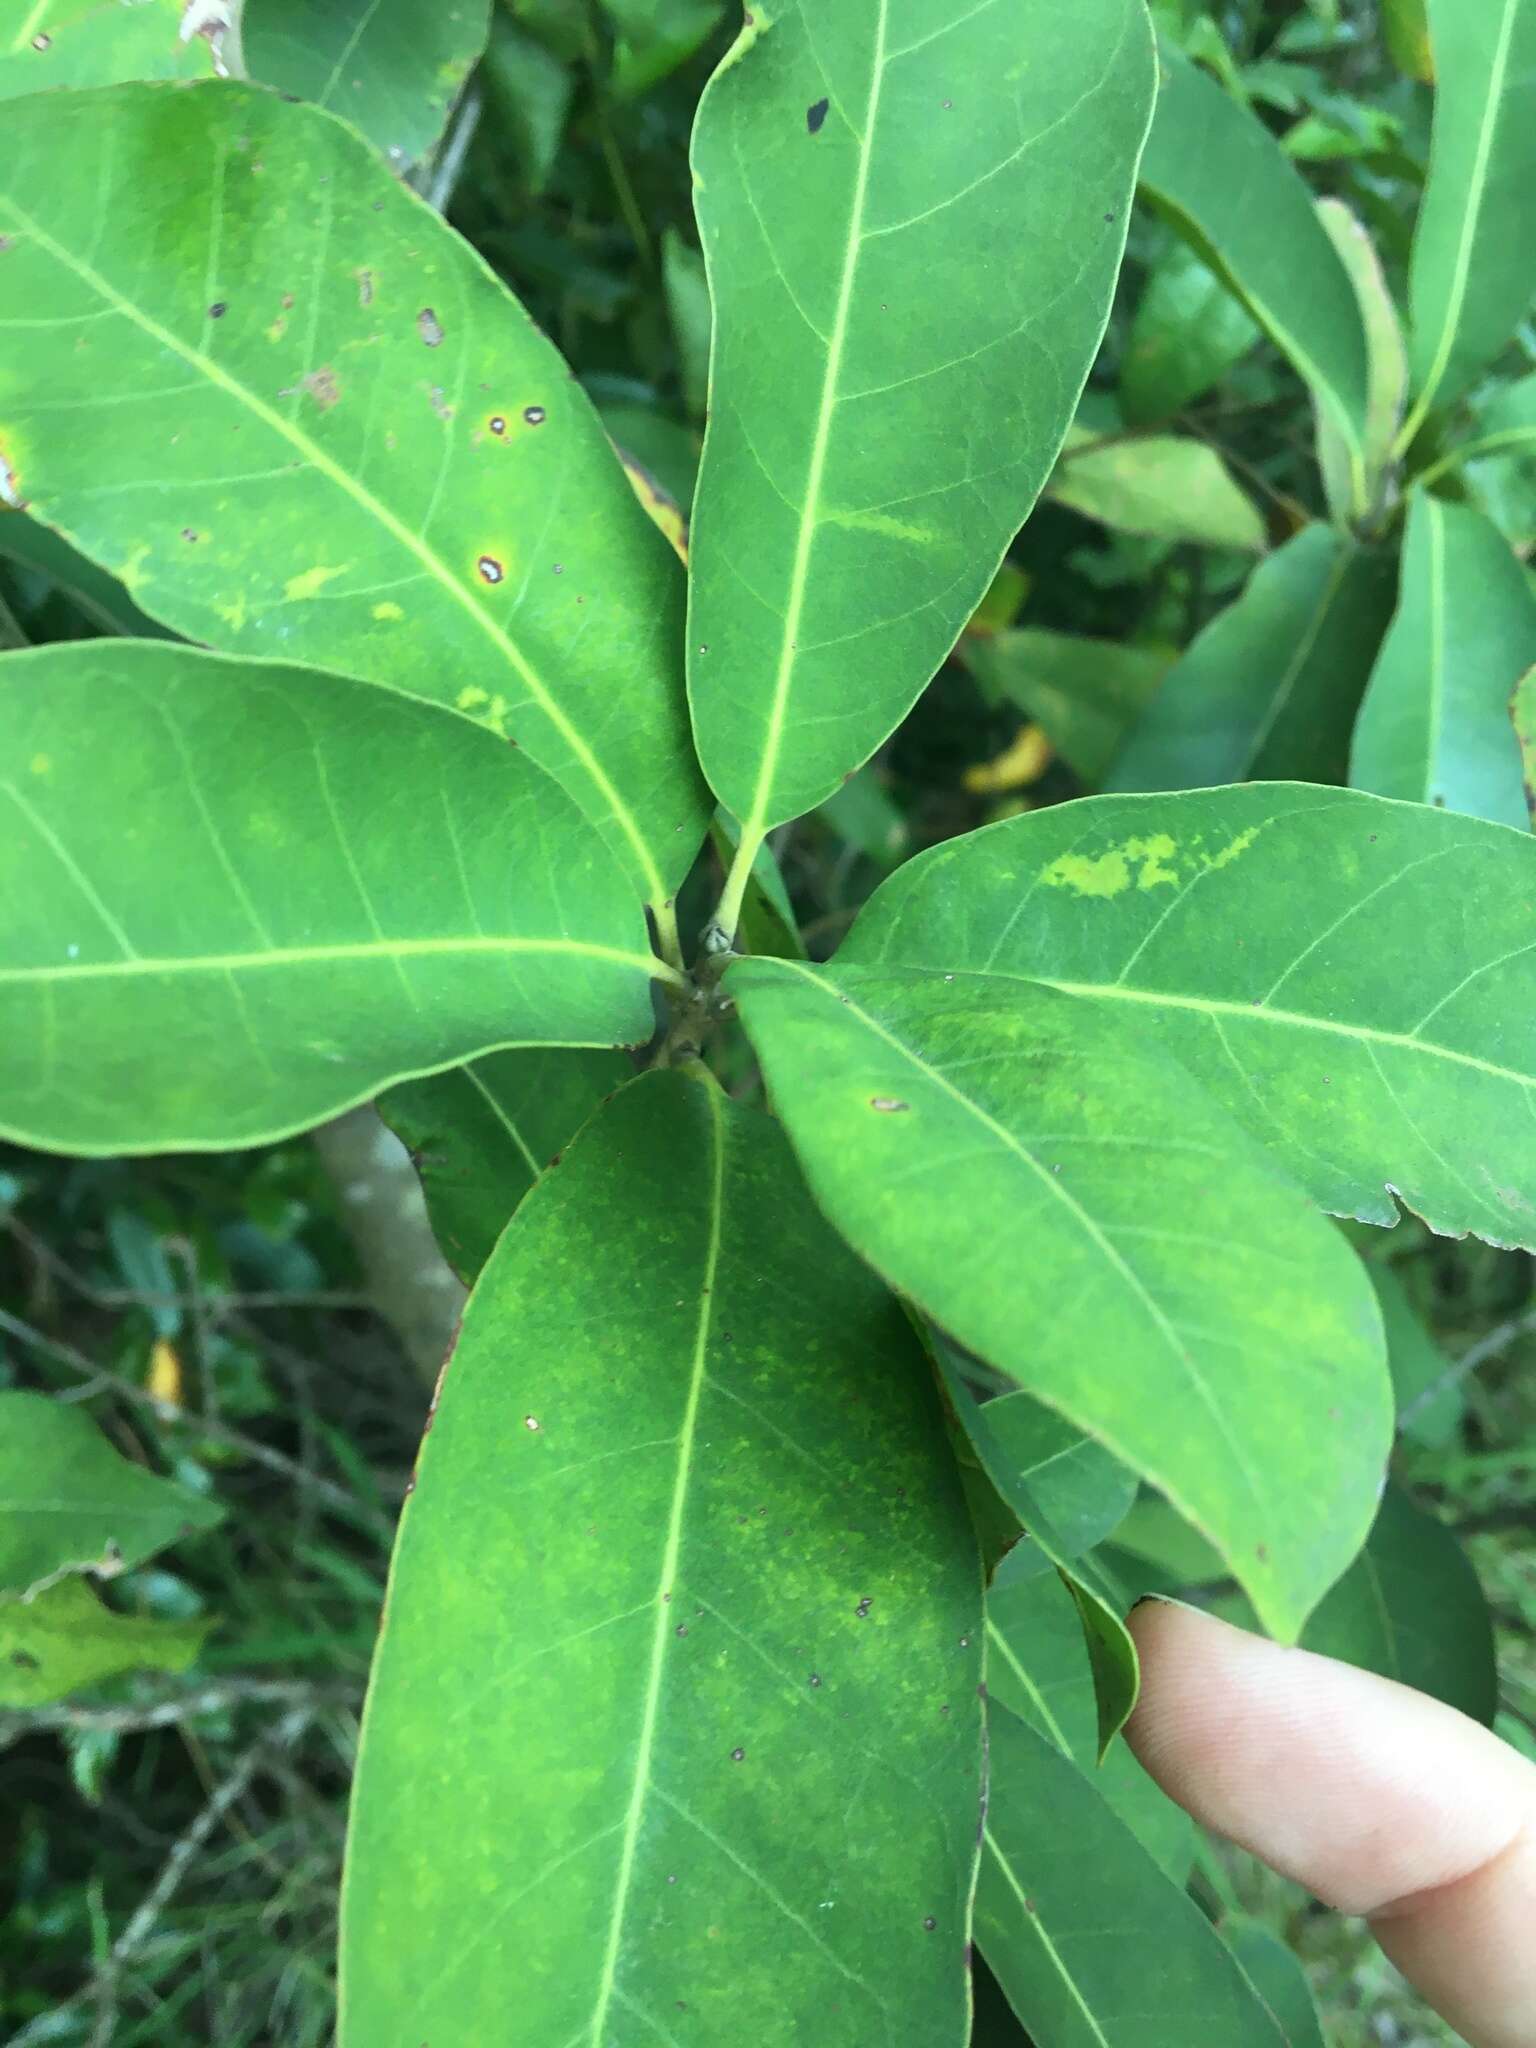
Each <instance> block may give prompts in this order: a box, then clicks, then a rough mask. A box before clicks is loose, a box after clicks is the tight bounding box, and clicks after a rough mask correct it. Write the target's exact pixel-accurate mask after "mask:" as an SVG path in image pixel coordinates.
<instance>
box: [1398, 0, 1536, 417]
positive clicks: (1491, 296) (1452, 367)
mask: <svg viewBox="0 0 1536 2048" xmlns="http://www.w3.org/2000/svg"><path fill="white" fill-rule="evenodd" d="M1429 32H1430V41H1431V44H1432V47H1433V50H1434V64H1435V126H1434V140H1433V146H1432V148H1431V150H1430V159H1429V178H1428V182H1427V183H1426V185H1425V188H1424V199H1423V203H1422V205H1421V206H1420V208H1419V218H1418V224H1417V227H1416V228H1415V230H1414V237H1413V262H1412V267H1411V269H1410V272H1409V278H1408V304H1409V312H1410V316H1411V331H1410V336H1409V359H1410V362H1411V364H1412V368H1413V387H1414V392H1415V403H1414V411H1413V414H1412V417H1411V419H1410V421H1409V428H1408V431H1409V432H1410V433H1411V432H1412V430H1413V429H1414V428H1415V427H1416V426H1417V425H1418V424H1419V423H1420V422H1421V421H1422V420H1423V419H1424V417H1425V416H1426V414H1428V413H1429V412H1430V411H1431V410H1432V409H1433V408H1434V407H1436V406H1444V405H1448V404H1449V403H1450V402H1451V401H1452V400H1453V399H1456V398H1459V397H1460V396H1461V395H1462V393H1463V392H1464V391H1465V390H1466V388H1467V386H1468V385H1469V384H1470V383H1471V382H1472V379H1473V378H1474V377H1475V376H1476V375H1477V373H1478V372H1479V371H1480V370H1483V369H1486V367H1487V366H1488V364H1489V363H1490V362H1492V360H1493V358H1494V357H1495V356H1496V355H1497V354H1498V352H1499V350H1500V349H1501V348H1502V347H1503V346H1504V344H1505V342H1507V341H1508V340H1509V338H1510V336H1511V335H1512V334H1513V333H1514V331H1515V328H1516V326H1517V325H1518V323H1519V321H1520V319H1521V317H1522V315H1523V314H1524V313H1525V312H1526V311H1527V309H1528V308H1529V306H1530V302H1531V294H1532V292H1533V291H1536V256H1533V254H1532V251H1531V244H1530V236H1529V234H1528V232H1527V229H1528V225H1529V223H1528V218H1527V209H1528V205H1529V199H1530V193H1531V188H1532V186H1533V185H1536V0H1483V4H1482V5H1479V6H1475V7H1469V6H1467V5H1465V0H1429Z"/></svg>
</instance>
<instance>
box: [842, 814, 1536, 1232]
mask: <svg viewBox="0 0 1536 2048" xmlns="http://www.w3.org/2000/svg"><path fill="white" fill-rule="evenodd" d="M1471 904H1475V905H1476V906H1477V909H1476V915H1475V916H1471V915H1464V914H1463V910H1464V906H1467V905H1471ZM1367 935H1368V942H1367ZM838 957H839V961H840V962H842V961H849V962H856V963H858V964H859V965H861V966H870V967H872V966H876V965H885V966H891V967H894V966H913V967H939V968H946V967H954V968H966V969H970V970H972V971H976V972H985V973H988V974H1016V975H1021V976H1024V977H1026V978H1028V979H1030V980H1035V981H1044V982H1049V983H1051V984H1053V985H1054V986H1056V987H1058V988H1062V989H1065V990H1066V991H1067V992H1068V993H1070V994H1073V995H1077V996H1079V997H1086V998H1087V999H1088V1000H1090V1001H1092V1002H1094V1003H1095V1004H1097V1005H1098V1006H1099V1007H1101V1008H1102V1009H1103V1010H1105V1011H1106V1012H1108V1013H1110V1014H1114V1015H1118V1016H1119V1017H1121V1018H1122V1019H1123V1021H1124V1022H1125V1024H1126V1025H1127V1026H1128V1027H1133V1028H1135V1029H1136V1030H1138V1031H1140V1032H1142V1033H1144V1034H1147V1035H1149V1036H1150V1037H1151V1038H1152V1039H1153V1040H1155V1042H1156V1043H1157V1044H1159V1045H1160V1046H1162V1047H1163V1048H1164V1049H1166V1050H1167V1051H1168V1052H1170V1053H1172V1054H1174V1055H1175V1057H1177V1058H1178V1059H1179V1060H1180V1061H1181V1063H1182V1064H1183V1065H1184V1066H1185V1067H1187V1068H1188V1069H1189V1071H1190V1072H1191V1073H1194V1074H1197V1075H1199V1077H1200V1079H1201V1081H1202V1082H1203V1084H1204V1085H1205V1087H1206V1089H1207V1090H1208V1091H1209V1092H1210V1093H1211V1094H1213V1095H1215V1096H1216V1097H1218V1099H1219V1100H1221V1101H1222V1102H1224V1103H1225V1104H1226V1106H1227V1107H1228V1108H1229V1109H1230V1110H1231V1111H1232V1112H1233V1114H1234V1115H1235V1116H1237V1117H1238V1118H1239V1119H1240V1120H1241V1121H1242V1122H1244V1123H1246V1124H1247V1126H1248V1127H1249V1129H1250V1130H1251V1131H1252V1132H1253V1134H1254V1135H1255V1136H1256V1137H1257V1138H1258V1139H1259V1141H1260V1142H1261V1143H1262V1144H1263V1145H1264V1146H1265V1147H1266V1149H1268V1150H1269V1151H1270V1152H1272V1153H1273V1154H1274V1155H1275V1157H1276V1158H1277V1159H1278V1160H1279V1162H1280V1163H1281V1165H1283V1166H1284V1167H1285V1169H1286V1170H1287V1171H1288V1172H1289V1173H1290V1174H1291V1175H1292V1176H1293V1177H1294V1178H1295V1179H1297V1180H1298V1181H1300V1182H1301V1184H1302V1186H1303V1187H1305V1188H1306V1190H1307V1192H1308V1193H1309V1194H1310V1195H1311V1196H1312V1198H1313V1200H1314V1201H1317V1202H1319V1203H1321V1204H1322V1206H1323V1207H1324V1208H1326V1209H1330V1210H1332V1211H1333V1212H1334V1213H1335V1214H1337V1215H1343V1216H1358V1217H1359V1218H1360V1219H1361V1221H1362V1222H1369V1223H1387V1224H1390V1223H1394V1222H1396V1221H1397V1218H1398V1208H1397V1203H1396V1202H1395V1201H1394V1200H1393V1195H1394V1193H1395V1194H1396V1195H1397V1196H1399V1197H1400V1198H1401V1200H1402V1201H1403V1203H1404V1204H1406V1206H1407V1207H1408V1208H1410V1209H1412V1210H1414V1211H1415V1212H1416V1213H1417V1214H1418V1215H1420V1216H1422V1217H1423V1218H1424V1220H1425V1221H1426V1222H1427V1223H1428V1224H1429V1226H1430V1228H1431V1229H1432V1230H1437V1231H1441V1232H1443V1233H1445V1234H1448V1235H1451V1236H1459V1235H1462V1234H1463V1233H1465V1232H1467V1231H1475V1232H1476V1233H1477V1234H1478V1235H1479V1236H1480V1237H1487V1238H1489V1239H1490V1240H1491V1241H1492V1242H1494V1243H1498V1244H1522V1245H1525V1246H1526V1247H1527V1248H1528V1249H1536V1151H1533V1148H1532V1144H1531V1136H1530V1134H1531V1132H1532V1131H1533V1130H1536V1115H1533V1113H1536V841H1533V840H1532V838H1531V837H1530V835H1529V834H1520V833H1516V832H1511V831H1510V830H1509V829H1508V828H1507V827H1505V826H1502V825H1488V824H1484V823H1483V822H1482V821H1481V820H1479V819H1475V818H1459V817H1455V816H1452V815H1450V814H1449V813H1446V812H1443V811H1433V810H1427V809H1424V808H1422V807H1421V806H1419V805H1414V804H1396V803H1388V802H1385V801H1383V800H1382V799H1381V798H1379V797H1369V796H1361V795H1358V794H1355V793H1354V792H1352V791H1348V790H1325V789H1305V788H1299V787H1296V786H1293V785H1288V784H1286V785H1274V784H1271V785H1267V786H1266V785H1257V786H1255V787H1252V788H1248V789H1221V790H1203V791H1197V792H1193V793H1190V794H1187V795H1184V796H1178V797H1166V796H1165V797H1090V798H1088V799H1086V800H1085V801H1084V802H1082V803H1075V804H1059V805H1057V806H1055V807H1054V808H1053V809H1051V810H1048V811H1037V812H1034V813H1032V814H1030V815H1029V816H1026V817H1022V818H1011V819H1009V820H1008V821H1007V822H1006V823H1004V824H1001V825H994V826H991V827H990V828H988V830H986V831H984V832H978V833H973V834H971V835H970V836H969V837H967V838H964V839H957V840H954V841H952V842H951V843H950V844H949V845H948V846H943V847H939V848H937V849H935V850H934V851H933V852H931V853H927V854H924V855H923V856H922V857H921V858H920V859H918V860H915V861H913V862H912V863H911V864H910V865H909V866H907V867H905V868H903V869H902V871H901V872H900V874H898V875H896V876H894V877H892V879H891V880H889V881H887V882H886V883H885V884H884V885H883V887H882V888H881V889H880V890H879V891H878V893H877V894H876V895H875V897H874V898H873V899H872V900H871V902H870V905H869V907H868V908H867V909H866V910H865V911H864V913H863V915H862V916H861V917H860V918H859V921H858V923H857V924H856V925H855V926H854V929H853V931H852V932H851V933H850V935H849V937H848V939H847V940H846V941H845V942H844V945H843V948H842V951H841V952H840V954H839V956H838Z"/></svg>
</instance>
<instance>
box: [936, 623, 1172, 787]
mask: <svg viewBox="0 0 1536 2048" xmlns="http://www.w3.org/2000/svg"><path fill="white" fill-rule="evenodd" d="M959 652H960V654H961V657H962V659H963V660H964V661H965V664H966V666H967V667H968V668H969V669H970V670H971V672H972V674H973V675H975V676H976V677H977V678H978V679H979V680H981V681H982V682H983V683H984V684H986V685H987V686H989V687H990V688H992V689H994V690H996V691H998V692H1000V693H1001V694H1002V695H1003V696H1005V697H1008V698H1010V699H1011V700H1012V701H1013V702H1014V703H1015V704H1017V705H1018V707H1019V709H1020V710H1021V711H1025V712H1027V713H1028V714H1029V716H1030V717H1031V718H1033V719H1034V720H1035V721H1036V722H1037V723H1038V724H1039V726H1040V728H1041V730H1042V731H1043V732H1044V733H1045V736H1046V738H1047V739H1048V740H1049V741H1050V743H1051V745H1052V746H1053V747H1054V748H1055V749H1056V752H1057V753H1058V754H1060V756H1061V757H1062V759H1063V760H1064V761H1065V762H1066V763H1067V765H1068V767H1069V768H1071V769H1072V771H1073V773H1074V774H1076V775H1079V776H1081V777H1082V779H1083V781H1084V782H1086V783H1088V784H1089V785H1090V786H1097V784H1098V783H1100V782H1102V781H1103V779H1104V776H1105V774H1106V772H1107V770H1108V768H1109V764H1110V762H1111V761H1112V760H1113V759H1114V758H1115V755H1116V753H1117V752H1118V750H1119V749H1120V747H1121V746H1122V745H1123V744H1124V742H1125V737H1126V734H1127V733H1128V732H1129V731H1130V730H1131V728H1132V727H1133V726H1134V725H1135V724H1136V722H1137V720H1138V719H1139V718H1140V717H1141V716H1142V715H1143V713H1144V712H1145V711H1146V709H1147V706H1148V704H1149V703H1150V702H1151V701H1152V698H1153V695H1154V694H1155V692H1156V690H1157V687H1158V685H1159V684H1160V683H1161V681H1162V679H1163V677H1164V676H1165V675H1166V674H1167V672H1168V667H1169V663H1170V661H1171V659H1172V656H1171V654H1170V653H1168V652H1166V651H1165V650H1163V649H1161V648H1156V647H1126V646H1123V645H1121V643H1120V642H1118V641H1115V640H1087V639H1082V638H1080V637H1079V636H1078V635H1077V634H1075V633H1050V632H1046V631H1044V630H1043V629H1042V628H1040V627H1038V626H1023V627H1020V628H1018V629H1017V630H1016V631H1013V632H1007V633H997V634H995V635H993V637H992V638H990V639H986V640H966V641H962V642H961V643H960V649H959Z"/></svg>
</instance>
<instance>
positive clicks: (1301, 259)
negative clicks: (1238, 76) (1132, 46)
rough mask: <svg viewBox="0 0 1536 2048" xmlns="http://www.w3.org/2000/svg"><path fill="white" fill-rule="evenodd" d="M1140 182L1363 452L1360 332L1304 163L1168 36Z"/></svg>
mask: <svg viewBox="0 0 1536 2048" xmlns="http://www.w3.org/2000/svg"><path fill="white" fill-rule="evenodd" d="M1158 57H1159V59H1160V61H1161V66H1162V88H1161V90H1160V91H1159V93H1158V96H1157V111H1156V113H1155V115H1154V117H1153V122H1152V133H1151V136H1150V137H1149V139H1148V142H1147V149H1146V154H1145V156H1144V157H1143V158H1142V163H1141V183H1142V189H1143V190H1144V191H1145V192H1147V193H1148V194H1150V196H1151V197H1152V199H1153V200H1154V201H1155V202H1156V204H1157V205H1158V206H1159V208H1160V209H1161V210H1162V211H1163V212H1165V213H1166V214H1167V215H1168V216H1169V217H1170V218H1171V219H1172V221H1173V222H1174V224H1175V225H1176V226H1177V227H1178V228H1179V229H1180V230H1181V231H1182V232H1183V233H1184V234H1185V235H1187V236H1188V237H1189V239H1190V240H1191V241H1192V242H1193V244H1194V246H1195V248H1196V249H1197V251H1198V252H1199V253H1200V254H1201V255H1202V256H1203V257H1204V259H1205V261H1206V262H1208V263H1209V264H1210V265H1211V267H1212V268H1213V269H1214V270H1215V271H1216V272H1217V273H1218V275H1220V276H1221V277H1223V278H1224V279H1225V280H1226V282H1227V284H1228V285H1229V286H1230V288H1231V289H1232V290H1233V291H1234V292H1235V293H1236V294H1237V296H1238V297H1239V298H1240V299H1241V300H1242V302H1243V304H1244V305H1245V306H1246V307H1247V308H1248V311H1249V312H1250V313H1251V314H1252V315H1253V317H1254V319H1255V320H1257V321H1258V323H1259V325H1260V326H1261V327H1262V328H1263V329H1264V331H1265V333H1266V334H1268V335H1269V336H1270V338H1271V339H1272V340H1273V341H1274V342H1275V343H1276V344H1277V345H1278V346H1279V347H1280V348H1281V349H1282V350H1283V351H1284V353H1285V354H1286V355H1287V356H1288V357H1289V358H1290V360H1291V362H1292V363H1293V364H1294V365H1295V367H1296V368H1297V369H1298V370H1299V371H1300V373H1301V375H1302V376H1303V377H1304V378H1305V379H1306V381H1307V383H1308V384H1309V385H1310V386H1311V388H1312V390H1313V391H1314V392H1315V393H1316V394H1317V396H1318V399H1319V402H1320V403H1321V404H1322V405H1323V406H1324V407H1325V408H1326V409H1327V411H1328V414H1329V416H1330V418H1331V419H1332V420H1333V421H1334V422H1335V424H1336V425H1337V427H1338V429H1339V431H1340V433H1342V434H1343V436H1344V438H1345V440H1346V442H1347V443H1348V445H1349V447H1350V448H1351V450H1352V451H1353V453H1354V456H1355V459H1357V460H1358V459H1360V451H1361V450H1362V449H1363V446H1364V441H1365V434H1366V420H1367V414H1368V411H1369V397H1368V389H1369V372H1368V368H1367V361H1366V343H1365V331H1364V328H1363V326H1362V324H1361V319H1360V307H1359V302H1358V301H1357V299H1356V297H1355V292H1354V287H1353V285H1352V284H1351V283H1350V280H1349V273H1348V272H1347V271H1346V270H1345V268H1344V265H1343V263H1342V261H1341V260H1340V257H1339V252H1338V251H1337V249H1335V247H1334V245H1333V243H1332V242H1331V241H1330V239H1329V237H1328V232H1327V230H1326V229H1325V228H1324V226H1323V224H1322V222H1321V221H1320V220H1319V219H1318V217H1317V211H1316V208H1315V207H1314V205H1313V203H1312V195H1311V193H1310V192H1309V191H1308V189H1307V186H1306V184H1305V182H1304V181H1303V179H1302V176H1301V173H1300V172H1299V171H1298V170H1297V169H1296V167H1295V165H1294V164H1293V163H1292V162H1291V161H1290V159H1289V158H1288V157H1287V156H1286V154H1285V152H1284V150H1282V149H1281V147H1280V145H1279V143H1278V142H1276V141H1275V139H1274V137H1273V136H1272V135H1271V134H1270V132H1269V130H1268V129H1267V128H1266V127H1265V126H1264V124H1263V122H1262V121H1260V119H1259V118H1258V116H1257V115H1256V114H1255V113H1253V112H1252V111H1251V110H1250V109H1249V108H1247V107H1245V106H1242V105H1240V104H1239V102H1238V101H1237V100H1235V99H1233V98H1232V97H1231V95H1230V94H1229V93H1227V92H1226V91H1224V90H1223V88H1222V87H1221V86H1219V85H1218V84H1217V83H1216V81H1215V79H1213V78H1210V77H1208V76H1207V74H1206V73H1205V72H1203V71H1201V70H1200V69H1199V68H1198V67H1197V66H1196V65H1194V64H1192V63H1191V62H1190V60H1189V59H1188V58H1187V57H1186V56H1184V55H1183V54H1182V52H1180V51H1178V50H1176V49H1175V48H1174V47H1173V46H1172V44H1170V43H1169V42H1168V41H1167V40H1166V39H1165V40H1163V41H1161V42H1160V43H1159V45H1158Z"/></svg>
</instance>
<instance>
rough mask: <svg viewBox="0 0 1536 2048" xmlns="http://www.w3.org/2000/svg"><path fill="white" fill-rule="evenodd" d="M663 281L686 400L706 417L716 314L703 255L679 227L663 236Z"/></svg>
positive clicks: (694, 414)
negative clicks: (682, 234) (679, 230)
mask: <svg viewBox="0 0 1536 2048" xmlns="http://www.w3.org/2000/svg"><path fill="white" fill-rule="evenodd" d="M661 281H662V286H663V289H664V290H665V292H666V297H667V314H668V317H669V319H670V320H671V322H672V334H673V338H674V339H675V341H676V343H677V353H678V360H679V362H680V363H681V365H682V373H683V402H684V404H685V405H686V406H687V408H688V411H689V414H690V416H691V417H692V418H694V419H703V417H704V415H705V413H706V411H707V409H708V406H709V347H710V337H711V334H712V332H713V322H714V314H713V311H712V309H711V306H710V301H709V279H708V277H707V276H706V274H705V270H704V258H703V257H702V256H701V255H700V254H699V252H698V250H697V249H695V248H694V247H693V246H692V245H691V244H690V243H688V242H685V241H684V240H683V238H682V236H681V235H680V234H679V233H678V232H677V230H676V228H668V229H667V230H666V232H665V233H664V234H663V236H662V238H661Z"/></svg>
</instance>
